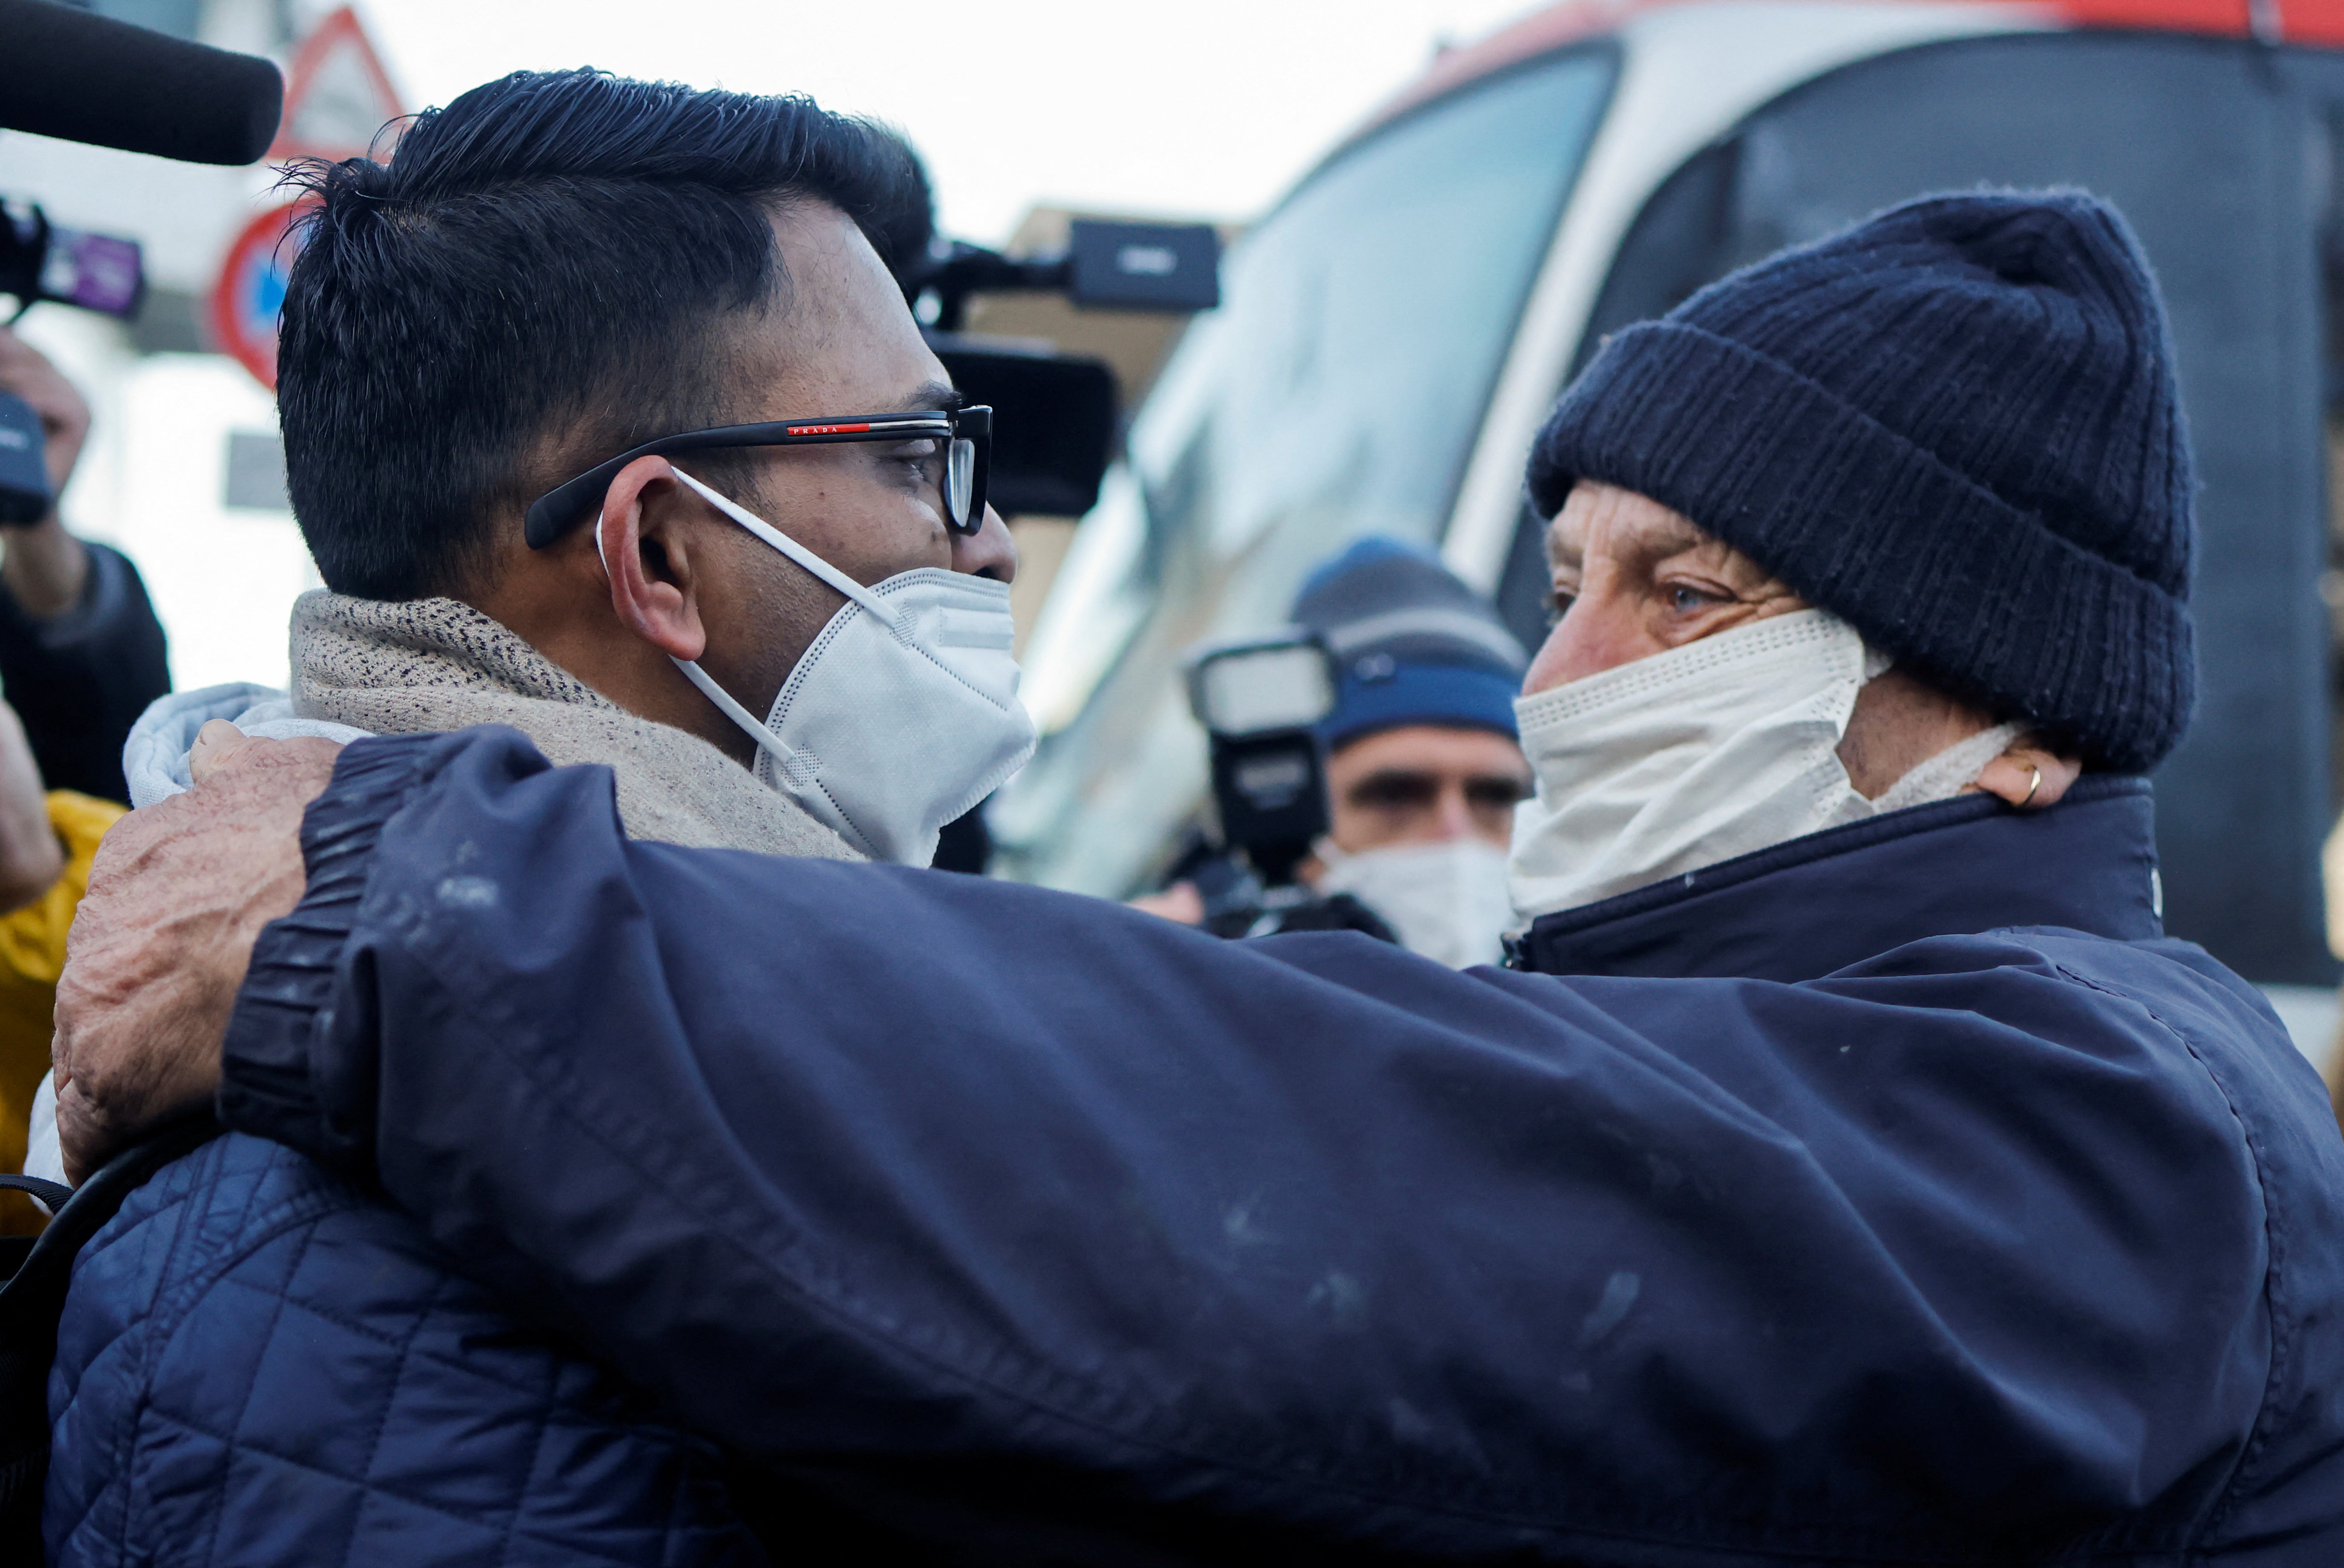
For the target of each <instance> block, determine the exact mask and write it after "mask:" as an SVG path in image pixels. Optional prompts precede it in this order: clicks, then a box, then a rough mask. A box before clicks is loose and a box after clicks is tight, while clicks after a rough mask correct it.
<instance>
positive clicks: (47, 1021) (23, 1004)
mask: <svg viewBox="0 0 2344 1568" xmlns="http://www.w3.org/2000/svg"><path fill="white" fill-rule="evenodd" d="M123 811H124V809H123V808H122V807H120V806H117V805H116V804H115V803H114V802H113V801H111V800H100V799H96V798H95V797H92V796H88V795H76V793H74V792H73V791H72V790H70V789H53V790H51V791H50V792H49V825H50V826H51V827H53V828H55V829H56V830H57V838H58V839H59V840H60V841H62V842H63V843H64V845H65V849H66V869H65V875H63V876H61V877H59V878H58V879H56V885H55V886H53V887H51V888H50V889H49V890H48V891H47V892H45V893H44V894H42V895H41V897H40V898H38V899H36V900H34V901H33V902H32V903H29V904H26V905H25V907H24V908H23V909H21V910H14V911H12V912H11V913H8V914H5V915H0V1171H22V1170H23V1169H24V1168H25V1123H26V1121H28V1120H30V1118H31V1116H32V1114H33V1095H34V1092H35V1091H36V1090H38V1089H39V1088H40V1086H41V1079H42V1078H43V1077H44V1076H45V1074H46V1073H47V1072H48V1070H49V1036H50V1033H51V1032H52V1030H53V1027H54V1026H53V1019H54V1016H55V1014H56V1005H57V974H58V971H59V970H63V969H64V968H65V965H66V928H67V927H68V926H70V925H72V924H73V918H74V910H75V907H76V905H78V904H79V903H80V902H81V895H82V890H84V889H85V888H86V887H88V886H89V862H90V858H91V857H92V856H94V855H96V853H97V841H98V840H99V839H102V838H104V837H105V836H106V829H108V828H111V827H113V826H114V824H115V823H116V821H117V820H118V819H120V818H121V817H122V815H123ZM42 1223H43V1221H42V1220H41V1218H40V1215H39V1214H38V1212H37V1211H35V1210H34V1208H33V1206H32V1204H31V1203H29V1202H27V1201H25V1200H24V1199H23V1198H21V1197H17V1198H11V1199H9V1200H8V1201H7V1202H6V1204H5V1206H4V1207H0V1234H11V1235H25V1234H26V1233H28V1232H31V1231H37V1230H39V1229H40V1228H41V1225H42Z"/></svg>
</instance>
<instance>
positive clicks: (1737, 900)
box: [1509, 775, 2165, 980]
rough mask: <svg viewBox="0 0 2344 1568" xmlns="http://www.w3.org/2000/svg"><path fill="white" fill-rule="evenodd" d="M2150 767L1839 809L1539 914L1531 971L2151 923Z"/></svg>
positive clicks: (1719, 966)
mask: <svg viewBox="0 0 2344 1568" xmlns="http://www.w3.org/2000/svg"><path fill="white" fill-rule="evenodd" d="M2163 903H2164V900H2163V897H2162V894H2161V892H2160V891H2159V890H2158V889H2157V843H2156V810H2155V803H2154V799H2153V798H2152V796H2151V793H2150V789H2149V784H2148V780H2147V779H2137V778H2130V777H2123V776H2116V775H2103V776H2099V777H2087V778H2085V779H2079V780H2077V782H2076V785H2075V787H2074V788H2073V789H2069V790H2068V791H2067V796H2066V799H2064V800H2062V801H2061V802H2060V803H2059V804H2058V805H2056V806H2054V807H2052V808H2050V809H2048V810H2043V811H2023V812H2022V811H2015V810H2013V809H2010V808H2009V807H2007V806H2006V805H2004V804H2003V803H2002V802H2001V801H2000V800H1998V799H1995V798H1994V797H1993V796H1990V795H1965V796H1963V797H1961V798H1960V799H1954V800H1943V801H1939V802H1937V803H1936V804H1935V805H1929V806H1916V807H1914V808H1913V809H1910V810H1906V811H1895V812H1891V813H1890V814H1889V815H1887V816H1885V817H1875V818H1873V819H1870V820H1867V821H1863V822H1852V823H1849V824H1848V825H1846V826H1845V827H1841V828H1834V829H1829V830H1827V831H1824V832H1821V833H1811V834H1809V835H1807V836H1806V837H1805V838H1802V839H1792V840H1791V841H1790V842H1789V843H1787V844H1777V845H1775V846H1774V847H1773V848H1772V849H1761V850H1759V851H1757V852H1756V853H1754V854H1749V855H1743V856H1739V857H1737V858H1736V859H1731V860H1725V861H1722V862H1720V863H1719V864H1717V865H1714V866H1708V867H1704V868H1702V869H1700V870H1697V871H1688V872H1686V873H1684V874H1683V875H1682V876H1680V877H1672V878H1670V879H1668V880H1667V881H1665V882H1660V883H1655V884H1653V885H1652V886H1651V887H1647V888H1638V889H1636V890H1633V891H1632V892H1626V893H1622V894H1620V895H1618V896H1617V897H1615V898H1610V899H1605V900H1602V901H1601V903H1595V904H1589V905H1587V906H1585V907H1583V908H1581V909H1576V910H1563V911H1562V912H1561V913H1560V914H1552V915H1545V916H1541V918H1540V919H1539V920H1536V921H1534V922H1532V924H1531V929H1530V930H1529V931H1527V932H1526V933H1524V934H1523V936H1521V938H1519V939H1517V940H1515V941H1514V942H1513V943H1511V944H1510V949H1511V951H1510V957H1509V961H1510V963H1511V964H1512V965H1513V966H1514V967H1515V968H1518V969H1526V970H1533V971H1535V972H1538V973H1541V974H1572V975H1648V976H1662V975H1673V976H1695V975H1701V976H1745V977H1748V978H1751V979H1755V980H1814V979H1815V978H1817V977H1818V976H1822V975H1827V974H1830V973H1832V972H1834V970H1843V969H1845V968H1847V967H1848V966H1849V965H1851V964H1855V963H1861V962H1863V961H1864V960H1866V959H1870V958H1874V957H1876V956H1877V955H1879V954H1881V953H1884V952H1886V951H1888V950H1890V949H1892V948H1899V947H1903V946H1904V944H1905V943H1907V942H1915V941H1920V940H1923V939H1925V938H1928V937H1938V936H1951V935H1956V934H1968V933H1974V932H1978V931H1988V930H1996V929H1998V928H2001V927H2005V926H2065V927H2068V928H2071V929H2073V930H2080V931H2088V932H2090V933H2092V934H2094V935H2096V936H2104V937H2113V938H2116V939H2117V940H2125V941H2137V940H2144V939H2147V938H2153V937H2159V936H2162V935H2164V934H2165V931H2164V925H2163V922H2162V920H2161V919H2160V916H2161V914H2162V912H2163Z"/></svg>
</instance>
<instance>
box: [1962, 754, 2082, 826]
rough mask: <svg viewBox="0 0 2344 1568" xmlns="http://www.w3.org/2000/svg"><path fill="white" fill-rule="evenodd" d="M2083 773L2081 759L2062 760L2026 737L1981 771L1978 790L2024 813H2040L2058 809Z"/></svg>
mask: <svg viewBox="0 0 2344 1568" xmlns="http://www.w3.org/2000/svg"><path fill="white" fill-rule="evenodd" d="M2083 772H2084V764H2083V761H2082V759H2079V758H2075V757H2062V756H2060V755H2059V754H2058V753H2057V752H2056V751H2052V750H2050V749H2046V748H2045V747H2042V746H2038V745H2036V741H2035V737H2033V736H2032V735H2022V736H2020V737H2019V738H2018V739H2017V740H2016V742H2015V743H2014V744H2013V745H2012V746H2011V748H2010V749H2009V750H2007V751H2005V752H2004V753H2003V754H2002V755H2001V756H1999V757H1997V758H1995V759H1994V760H1993V761H1991V762H1989V763H1987V764H1986V765H1985V767H1984V768H1981V769H1978V776H1977V783H1976V788H1978V789H1983V790H1985V792H1986V793H1987V794H1989V795H1995V796H1999V797H2000V798H2001V799H2005V800H2007V801H2009V802H2010V803H2011V804H2012V805H2014V806H2016V807H2018V808H2019V809H2022V810H2027V811H2040V810H2042V809H2044V808H2045V807H2046V806H2056V805H2057V804H2058V803H2059V802H2060V800H2061V799H2064V798H2065V797H2066V793H2067V790H2068V788H2069V786H2071V785H2073V784H2074V783H2075V782H2076V779H2079V778H2081V777H2082V776H2083Z"/></svg>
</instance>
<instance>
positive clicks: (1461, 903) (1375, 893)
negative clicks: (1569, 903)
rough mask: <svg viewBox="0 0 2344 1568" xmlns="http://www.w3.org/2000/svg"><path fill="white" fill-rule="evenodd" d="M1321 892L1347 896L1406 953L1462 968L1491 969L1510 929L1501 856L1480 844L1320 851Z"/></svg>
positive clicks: (1448, 842)
mask: <svg viewBox="0 0 2344 1568" xmlns="http://www.w3.org/2000/svg"><path fill="white" fill-rule="evenodd" d="M1318 859H1319V860H1320V862H1321V863H1323V864H1324V865H1325V866H1326V868H1327V869H1326V872H1325V874H1323V875H1322V876H1320V878H1319V879H1318V887H1317V889H1316V891H1318V892H1319V893H1349V894H1350V895H1351V897H1353V898H1355V899H1357V900H1359V902H1361V903H1363V904H1365V905H1367V907H1368V908H1369V909H1370V910H1374V911H1375V912H1376V913H1377V914H1378V915H1379V916H1381V917H1382V918H1383V922H1384V924H1386V925H1388V926H1389V927H1390V928H1391V929H1392V934H1393V935H1394V936H1396V937H1398V938H1399V940H1400V945H1401V946H1402V947H1404V948H1406V949H1408V950H1409V951H1410V952H1417V953H1422V954H1423V955H1424V956H1425V957H1426V958H1429V959H1433V960H1438V961H1440V962H1441V963H1444V964H1447V965H1448V966H1449V967H1450V969H1458V970H1461V969H1464V968H1466V967H1467V966H1468V965H1470V964H1493V963H1496V962H1497V961H1498V960H1499V958H1500V956H1501V954H1500V940H1501V939H1502V938H1503V937H1504V936H1505V934H1506V932H1507V931H1508V930H1510V929H1511V928H1512V926H1513V924H1514V900H1513V896H1512V894H1510V892H1508V891H1507V888H1506V852H1505V851H1504V850H1503V849H1499V848H1498V847H1497V846H1496V845H1494V844H1491V843H1490V842H1489V841H1488V840H1486V839H1477V838H1472V837H1470V836H1469V837H1466V838H1462V839H1441V840H1440V841H1439V842H1437V843H1430V844H1394V845H1391V846H1389V847H1388V848H1385V849H1362V850H1360V851H1359V853H1358V854H1356V855H1347V854H1344V853H1343V852H1342V851H1341V850H1340V849H1336V848H1335V847H1334V846H1333V845H1332V844H1328V843H1322V844H1320V845H1319V847H1318Z"/></svg>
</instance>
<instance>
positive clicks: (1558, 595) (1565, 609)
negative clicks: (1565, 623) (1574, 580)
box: [1546, 588, 1579, 631]
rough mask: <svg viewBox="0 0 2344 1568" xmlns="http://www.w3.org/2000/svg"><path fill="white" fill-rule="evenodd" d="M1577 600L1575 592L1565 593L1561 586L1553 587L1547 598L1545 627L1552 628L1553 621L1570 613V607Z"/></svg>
mask: <svg viewBox="0 0 2344 1568" xmlns="http://www.w3.org/2000/svg"><path fill="white" fill-rule="evenodd" d="M1578 602H1579V596H1578V595H1577V594H1575V593H1567V592H1565V591H1564V590H1563V589H1561V588H1557V589H1555V590H1554V592H1553V593H1552V594H1551V595H1550V596H1549V597H1548V598H1547V605H1546V624H1547V629H1548V630H1550V631H1551V630H1552V629H1554V625H1555V623H1556V622H1557V621H1559V620H1561V618H1563V617H1564V616H1567V615H1569V614H1570V613H1571V606H1572V605H1574V604H1577V603H1578Z"/></svg>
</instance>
